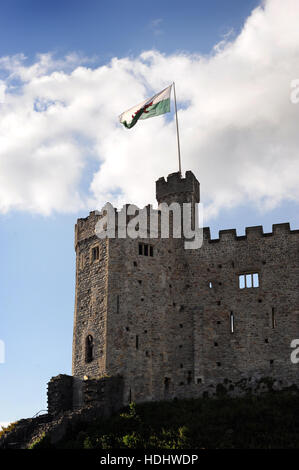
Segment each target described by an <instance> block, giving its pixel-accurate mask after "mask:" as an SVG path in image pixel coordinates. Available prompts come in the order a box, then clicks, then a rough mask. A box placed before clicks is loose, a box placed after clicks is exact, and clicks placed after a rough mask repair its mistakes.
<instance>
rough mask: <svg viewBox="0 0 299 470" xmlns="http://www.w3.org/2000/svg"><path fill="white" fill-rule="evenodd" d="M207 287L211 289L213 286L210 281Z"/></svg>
mask: <svg viewBox="0 0 299 470" xmlns="http://www.w3.org/2000/svg"><path fill="white" fill-rule="evenodd" d="M209 288H210V289H212V288H213V283H212V282H211V281H210V282H209Z"/></svg>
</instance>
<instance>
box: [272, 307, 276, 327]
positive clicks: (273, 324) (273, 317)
mask: <svg viewBox="0 0 299 470" xmlns="http://www.w3.org/2000/svg"><path fill="white" fill-rule="evenodd" d="M275 327H276V319H275V310H274V307H272V328H275Z"/></svg>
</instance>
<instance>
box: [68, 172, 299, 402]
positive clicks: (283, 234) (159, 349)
mask: <svg viewBox="0 0 299 470" xmlns="http://www.w3.org/2000/svg"><path fill="white" fill-rule="evenodd" d="M156 198H157V201H158V203H159V204H161V203H162V202H166V203H167V204H171V203H172V202H178V203H179V204H183V203H191V205H192V206H194V207H195V205H196V204H197V203H199V200H200V194H199V182H198V181H197V179H196V177H195V176H194V174H193V173H192V172H191V171H187V172H186V175H185V177H184V178H183V177H182V176H181V174H180V173H173V174H170V175H169V176H168V178H167V180H165V179H164V178H160V179H159V180H158V181H157V182H156ZM99 217H100V215H99V214H98V213H96V212H91V213H90V215H89V216H88V217H87V218H85V219H79V220H78V221H77V224H76V228H75V250H76V257H77V263H76V301H75V318H74V335H73V364H72V367H73V372H72V374H73V377H74V381H75V382H74V387H73V404H74V406H77V407H78V406H80V405H81V404H82V401H84V393H85V395H86V393H87V391H86V387H87V388H88V386H87V383H91V382H92V380H95V379H99V378H100V377H106V376H108V377H111V378H113V377H114V378H116V377H118V378H119V380H120V378H121V380H122V384H123V385H122V397H121V400H122V402H123V404H128V403H129V402H130V401H136V402H140V401H148V400H165V399H173V398H175V397H177V398H190V397H198V396H202V395H204V394H205V395H210V396H213V395H215V394H216V393H218V392H219V391H221V390H222V391H226V392H229V393H231V394H233V395H238V394H240V393H243V392H244V391H248V390H252V391H253V392H258V391H259V390H262V389H263V388H267V387H269V383H270V385H271V387H274V388H277V389H280V388H284V387H288V386H290V385H298V384H299V375H298V365H296V364H293V363H292V362H291V359H290V355H291V352H292V350H291V348H290V343H291V341H292V340H293V339H294V338H299V263H298V260H299V230H290V226H289V224H277V225H274V226H273V232H272V233H263V229H262V227H261V226H258V227H248V228H246V235H245V236H237V235H236V231H235V230H222V231H220V233H219V238H218V239H211V237H210V230H209V228H204V229H203V245H202V246H201V247H200V248H199V249H196V250H194V249H192V250H188V249H185V248H184V243H183V239H182V238H181V239H176V238H173V237H170V238H167V239H165V238H164V239H163V238H161V237H157V238H142V239H140V238H139V239H138V238H137V239H135V240H133V239H131V238H128V237H127V238H106V239H99V238H98V237H97V236H96V234H95V226H96V223H97V221H98V219H99ZM115 380H116V379H115ZM84 382H86V384H84ZM84 387H85V388H84ZM84 390H85V392H84ZM96 390H98V389H93V396H94V397H96V393H97V392H96ZM87 395H88V393H87ZM91 395H92V394H91ZM91 395H90V393H89V397H90V396H91Z"/></svg>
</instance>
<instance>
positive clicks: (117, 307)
mask: <svg viewBox="0 0 299 470" xmlns="http://www.w3.org/2000/svg"><path fill="white" fill-rule="evenodd" d="M116 313H119V295H117V296H116Z"/></svg>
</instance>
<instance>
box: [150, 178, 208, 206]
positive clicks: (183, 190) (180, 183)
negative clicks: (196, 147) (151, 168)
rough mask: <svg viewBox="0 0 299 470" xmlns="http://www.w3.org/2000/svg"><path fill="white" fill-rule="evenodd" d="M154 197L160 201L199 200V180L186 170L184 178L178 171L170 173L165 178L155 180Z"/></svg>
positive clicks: (181, 201)
mask: <svg viewBox="0 0 299 470" xmlns="http://www.w3.org/2000/svg"><path fill="white" fill-rule="evenodd" d="M156 199H157V201H158V204H160V203H161V202H167V203H168V204H169V203H170V202H174V201H176V202H180V203H183V202H197V203H198V202H199V200H200V194H199V182H198V180H197V179H196V177H195V176H194V174H193V173H192V171H186V175H185V178H183V177H182V176H181V174H180V173H179V172H177V173H171V174H170V175H168V177H167V179H166V180H165V178H164V177H162V178H159V179H158V180H157V181H156Z"/></svg>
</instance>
